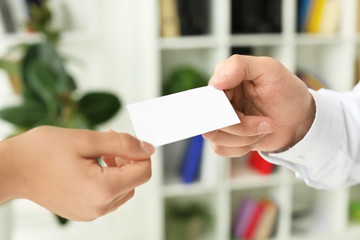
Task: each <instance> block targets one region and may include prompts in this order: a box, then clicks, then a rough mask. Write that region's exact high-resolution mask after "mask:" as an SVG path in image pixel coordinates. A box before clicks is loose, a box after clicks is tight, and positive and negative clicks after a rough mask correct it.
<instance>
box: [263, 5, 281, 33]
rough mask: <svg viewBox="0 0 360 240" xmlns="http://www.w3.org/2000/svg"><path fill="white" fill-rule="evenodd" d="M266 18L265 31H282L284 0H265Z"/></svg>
mask: <svg viewBox="0 0 360 240" xmlns="http://www.w3.org/2000/svg"><path fill="white" fill-rule="evenodd" d="M264 9H265V19H263V22H264V24H263V25H265V26H267V28H265V29H263V32H271V33H280V32H281V31H282V27H281V26H282V0H268V1H264Z"/></svg>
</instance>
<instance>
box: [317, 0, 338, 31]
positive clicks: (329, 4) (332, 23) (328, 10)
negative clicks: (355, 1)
mask: <svg viewBox="0 0 360 240" xmlns="http://www.w3.org/2000/svg"><path fill="white" fill-rule="evenodd" d="M340 8H341V4H340V2H339V0H327V1H326V3H325V6H324V13H323V18H322V20H321V25H320V32H321V33H335V32H337V31H338V28H339V22H340Z"/></svg>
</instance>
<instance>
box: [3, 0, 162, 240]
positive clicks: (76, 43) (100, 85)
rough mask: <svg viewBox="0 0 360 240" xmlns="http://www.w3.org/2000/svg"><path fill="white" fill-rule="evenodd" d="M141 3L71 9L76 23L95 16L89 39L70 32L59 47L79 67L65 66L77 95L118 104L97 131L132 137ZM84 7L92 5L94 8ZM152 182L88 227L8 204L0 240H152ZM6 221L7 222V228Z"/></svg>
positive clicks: (109, 1) (139, 95) (139, 92)
mask: <svg viewBox="0 0 360 240" xmlns="http://www.w3.org/2000/svg"><path fill="white" fill-rule="evenodd" d="M66 1H68V0H65V2H66ZM70 2H71V1H70ZM142 3H144V4H146V1H144V0H142V1H128V0H105V1H100V0H90V1H84V0H82V6H81V8H80V7H79V4H77V6H76V9H72V11H73V12H76V13H77V14H79V16H77V18H78V19H84V18H86V17H87V16H88V11H93V10H94V9H95V11H96V12H94V17H95V18H96V19H95V20H96V21H93V20H91V23H90V25H94V26H90V28H89V29H88V30H89V31H88V32H89V34H88V35H87V34H86V33H85V34H84V35H83V36H81V35H80V36H79V35H78V34H76V33H71V34H69V35H67V36H66V37H65V43H64V45H63V46H62V50H63V52H64V53H65V54H68V55H70V56H73V57H76V58H78V59H80V60H81V61H82V65H78V64H70V66H69V69H70V70H71V71H72V72H73V73H74V75H75V76H76V80H77V81H78V83H79V87H80V91H87V90H100V89H101V90H111V91H112V92H114V93H116V94H118V95H119V96H120V98H121V99H122V102H123V109H122V110H121V112H120V114H118V116H117V117H116V118H115V119H113V120H112V121H110V122H109V123H107V124H105V125H104V126H103V127H102V128H101V130H105V129H108V128H113V129H115V130H117V131H125V132H130V133H133V130H132V127H131V124H130V121H129V117H128V115H127V111H126V107H125V105H126V104H128V103H130V102H135V101H138V100H140V99H143V98H144V94H143V90H144V89H143V88H142V86H143V81H146V79H144V75H143V71H142V68H141V66H142V64H143V62H142V61H143V60H144V58H143V57H142V56H141V55H142V50H143V47H141V46H143V45H144V44H146V39H144V38H143V37H142V29H140V27H139V25H138V23H139V21H142V19H141V16H140V15H141V12H139V8H138V7H139V4H140V6H143V5H141V4H142ZM87 4H95V7H94V6H91V7H89V6H87ZM80 5H81V4H80ZM82 14H83V16H84V17H83V18H82V17H81V16H82ZM0 37H1V36H0ZM140 63H141V64H140ZM0 81H2V80H0ZM3 86H5V85H4V83H3V82H1V87H0V89H1V91H2V92H1V93H0V104H3V105H6V104H8V101H5V98H6V96H8V95H11V93H10V89H9V88H8V87H6V88H5V87H3ZM3 92H6V94H5V93H3ZM2 126H3V123H2V125H1V126H0V134H2V135H1V137H3V136H4V135H5V134H6V132H7V131H9V128H8V126H7V125H6V126H5V127H2ZM155 158H156V157H155ZM153 181H156V179H155V180H151V181H150V182H149V183H147V184H146V185H144V186H141V187H139V188H138V189H137V190H136V194H135V197H134V198H133V199H132V200H131V201H129V202H128V203H126V204H125V205H124V206H122V207H121V208H120V209H119V210H118V211H116V212H114V213H112V214H109V215H107V216H105V217H102V218H100V219H98V220H95V221H94V222H91V223H76V222H71V223H70V224H69V225H68V226H66V227H60V226H59V225H57V223H56V221H55V218H54V217H53V215H52V214H50V213H49V212H48V211H47V210H45V209H43V208H42V207H40V206H38V205H36V204H34V203H32V202H29V201H27V200H15V201H13V202H12V214H11V212H10V209H9V208H6V210H3V211H2V209H0V233H5V231H4V232H3V231H2V228H1V227H3V228H5V229H9V226H10V224H11V225H12V238H10V235H9V233H8V234H7V235H0V239H1V240H3V239H4V240H10V239H11V240H32V239H33V240H42V239H43V240H48V239H54V240H56V239H59V240H60V239H62V240H63V239H67V240H71V239H74V240H75V239H76V240H78V239H87V240H91V239H155V238H152V237H151V236H153V235H152V233H151V232H149V230H150V231H155V232H156V229H154V230H152V229H150V225H151V224H150V223H151V218H152V217H153V216H151V214H149V213H151V211H154V209H155V208H154V206H153V204H154V203H155V202H158V201H154V200H153V199H154V195H157V193H154V192H153V190H152V189H153V188H152V187H151V186H153V184H154V183H153ZM149 211H150V212H149ZM2 212H4V213H2ZM10 215H12V218H11V216H10ZM10 220H13V221H12V223H11V221H10Z"/></svg>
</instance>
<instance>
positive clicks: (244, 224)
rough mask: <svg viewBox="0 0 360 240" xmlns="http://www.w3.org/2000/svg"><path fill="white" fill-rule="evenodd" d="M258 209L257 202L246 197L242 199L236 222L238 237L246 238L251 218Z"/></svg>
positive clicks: (235, 229) (235, 232)
mask: <svg viewBox="0 0 360 240" xmlns="http://www.w3.org/2000/svg"><path fill="white" fill-rule="evenodd" d="M255 209H256V202H255V201H254V200H252V199H244V200H243V201H241V204H240V207H239V210H238V212H237V216H236V220H235V224H234V236H235V237H236V238H239V239H242V238H244V236H245V234H246V232H247V229H248V228H249V224H250V219H251V217H252V216H253V214H254V211H255Z"/></svg>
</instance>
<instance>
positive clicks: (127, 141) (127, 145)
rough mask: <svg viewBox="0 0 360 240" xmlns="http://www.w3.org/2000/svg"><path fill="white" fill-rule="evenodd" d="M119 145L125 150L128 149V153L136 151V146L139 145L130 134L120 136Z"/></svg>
mask: <svg viewBox="0 0 360 240" xmlns="http://www.w3.org/2000/svg"><path fill="white" fill-rule="evenodd" d="M118 139H119V140H118V144H119V145H120V146H122V148H124V149H127V151H134V150H135V146H137V145H136V143H137V140H136V139H135V138H134V137H133V136H131V135H130V134H128V133H122V134H120V135H119V138H118Z"/></svg>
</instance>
